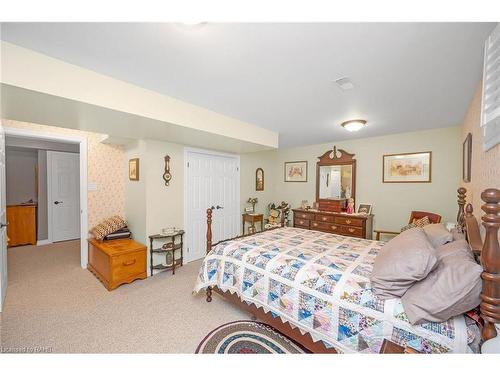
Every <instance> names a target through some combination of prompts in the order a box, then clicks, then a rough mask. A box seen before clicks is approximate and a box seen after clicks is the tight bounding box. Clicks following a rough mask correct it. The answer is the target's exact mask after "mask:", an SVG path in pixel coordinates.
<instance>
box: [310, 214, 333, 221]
mask: <svg viewBox="0 0 500 375" xmlns="http://www.w3.org/2000/svg"><path fill="white" fill-rule="evenodd" d="M314 220H315V221H320V222H324V223H325V222H326V223H333V222H334V221H335V217H333V216H331V215H322V214H316V215H315V216H314Z"/></svg>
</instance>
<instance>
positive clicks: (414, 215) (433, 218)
mask: <svg viewBox="0 0 500 375" xmlns="http://www.w3.org/2000/svg"><path fill="white" fill-rule="evenodd" d="M425 216H427V217H428V218H429V221H430V222H431V224H437V223H440V222H441V215H438V214H434V213H432V212H425V211H412V212H411V214H410V220H409V221H408V224H411V223H413V222H414V221H415V220H418V219H422V218H423V217H425Z"/></svg>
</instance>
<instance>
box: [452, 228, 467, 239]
mask: <svg viewBox="0 0 500 375" xmlns="http://www.w3.org/2000/svg"><path fill="white" fill-rule="evenodd" d="M450 233H451V235H452V236H453V241H458V240H465V234H464V233H463V232H460V231H459V230H458V228H453V229H452V230H451V231H450Z"/></svg>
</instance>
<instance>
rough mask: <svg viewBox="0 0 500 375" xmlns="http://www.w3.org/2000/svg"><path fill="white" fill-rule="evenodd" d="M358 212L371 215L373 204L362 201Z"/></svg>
mask: <svg viewBox="0 0 500 375" xmlns="http://www.w3.org/2000/svg"><path fill="white" fill-rule="evenodd" d="M357 213H358V214H363V215H370V214H371V213H372V205H371V204H368V203H360V205H359V207H358V212H357Z"/></svg>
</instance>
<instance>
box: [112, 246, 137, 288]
mask: <svg viewBox="0 0 500 375" xmlns="http://www.w3.org/2000/svg"><path fill="white" fill-rule="evenodd" d="M111 270H112V271H111V272H112V279H113V281H124V280H127V279H128V278H130V277H132V276H135V275H138V274H140V273H143V272H146V257H145V254H144V252H143V251H136V252H133V253H127V254H123V255H118V256H114V257H113V259H112V267H111Z"/></svg>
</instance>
